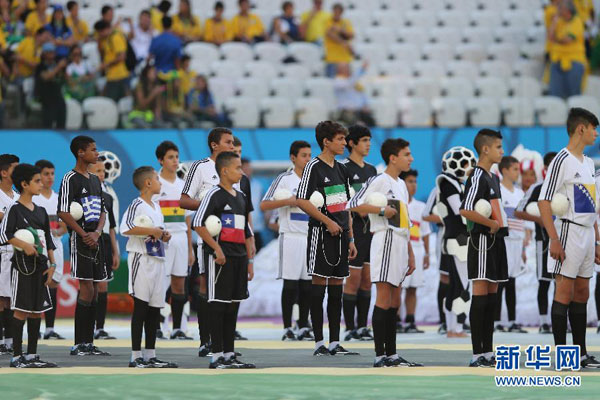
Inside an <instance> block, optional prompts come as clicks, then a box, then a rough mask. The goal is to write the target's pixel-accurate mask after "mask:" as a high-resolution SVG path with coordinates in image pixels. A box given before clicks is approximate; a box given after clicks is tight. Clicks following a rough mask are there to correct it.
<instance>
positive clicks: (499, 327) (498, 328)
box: [494, 324, 506, 332]
mask: <svg viewBox="0 0 600 400" xmlns="http://www.w3.org/2000/svg"><path fill="white" fill-rule="evenodd" d="M494 332H506V328H505V327H504V325H500V324H499V325H496V326H495V327H494Z"/></svg>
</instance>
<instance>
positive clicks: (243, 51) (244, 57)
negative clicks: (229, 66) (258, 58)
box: [219, 42, 254, 63]
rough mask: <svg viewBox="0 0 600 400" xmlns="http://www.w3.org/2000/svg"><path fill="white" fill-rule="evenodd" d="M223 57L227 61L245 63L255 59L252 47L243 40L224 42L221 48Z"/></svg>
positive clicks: (220, 51)
mask: <svg viewBox="0 0 600 400" xmlns="http://www.w3.org/2000/svg"><path fill="white" fill-rule="evenodd" d="M219 53H220V54H221V58H222V59H224V60H226V61H232V62H237V63H245V62H248V61H252V60H254V53H253V52H252V47H250V46H249V45H247V44H246V43H242V42H227V43H223V44H222V45H221V47H220V48H219Z"/></svg>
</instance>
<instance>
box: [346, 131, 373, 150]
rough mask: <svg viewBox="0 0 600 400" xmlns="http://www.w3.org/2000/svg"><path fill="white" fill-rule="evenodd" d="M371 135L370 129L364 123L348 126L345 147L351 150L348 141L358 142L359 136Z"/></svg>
mask: <svg viewBox="0 0 600 400" xmlns="http://www.w3.org/2000/svg"><path fill="white" fill-rule="evenodd" d="M364 137H371V131H370V130H369V128H367V127H366V126H364V125H359V124H355V125H352V126H350V127H349V128H348V137H346V148H347V149H348V151H349V152H352V147H350V142H354V144H355V145H356V144H358V142H359V141H360V139H361V138H364Z"/></svg>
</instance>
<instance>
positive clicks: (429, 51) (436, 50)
mask: <svg viewBox="0 0 600 400" xmlns="http://www.w3.org/2000/svg"><path fill="white" fill-rule="evenodd" d="M452 53H453V52H452V47H451V46H449V45H447V44H443V43H429V44H426V45H425V46H423V53H422V57H423V59H424V60H431V61H438V62H448V60H451V59H452V58H453V57H452V56H453V54H452Z"/></svg>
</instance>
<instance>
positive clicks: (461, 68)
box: [446, 60, 478, 79]
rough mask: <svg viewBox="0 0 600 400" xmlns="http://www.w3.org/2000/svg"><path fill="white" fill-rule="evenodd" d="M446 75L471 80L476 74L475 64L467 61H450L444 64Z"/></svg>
mask: <svg viewBox="0 0 600 400" xmlns="http://www.w3.org/2000/svg"><path fill="white" fill-rule="evenodd" d="M446 73H447V74H448V76H455V77H458V76H460V77H465V78H469V79H473V78H474V77H476V76H477V74H478V69H477V64H475V63H474V62H472V61H467V60H456V61H450V62H448V63H447V64H446Z"/></svg>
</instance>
